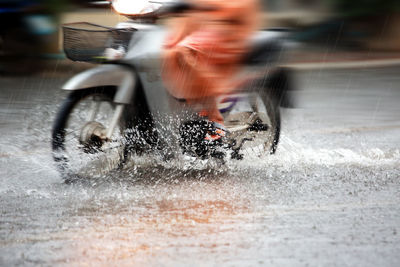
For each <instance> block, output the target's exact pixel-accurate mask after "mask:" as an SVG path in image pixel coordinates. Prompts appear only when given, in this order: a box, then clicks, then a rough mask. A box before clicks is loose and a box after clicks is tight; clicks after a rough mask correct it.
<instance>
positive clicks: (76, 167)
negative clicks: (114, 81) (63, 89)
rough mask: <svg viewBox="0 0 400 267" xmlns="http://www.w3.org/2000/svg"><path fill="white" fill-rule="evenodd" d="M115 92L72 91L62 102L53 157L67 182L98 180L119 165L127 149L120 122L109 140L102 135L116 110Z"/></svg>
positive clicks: (109, 89) (103, 88) (123, 124)
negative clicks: (84, 179)
mask: <svg viewBox="0 0 400 267" xmlns="http://www.w3.org/2000/svg"><path fill="white" fill-rule="evenodd" d="M114 94H115V89H114V88H110V87H101V88H90V89H83V90H78V91H73V92H71V93H70V94H69V95H68V97H67V98H66V99H65V100H64V102H63V103H62V105H61V107H60V109H59V111H58V113H57V116H56V119H55V122H54V125H53V131H52V149H53V158H54V160H55V162H56V166H57V169H58V171H59V172H60V173H61V176H62V177H63V178H64V180H65V181H67V182H68V181H71V180H73V179H76V178H91V177H99V176H101V175H104V174H107V173H108V172H109V171H111V170H113V169H115V168H117V167H118V166H120V163H121V160H122V153H123V152H122V151H123V150H124V144H123V132H124V130H125V128H126V126H125V123H124V121H123V118H121V119H120V121H119V122H118V125H117V127H116V129H115V130H114V133H113V135H112V137H111V139H110V140H107V139H106V138H104V136H102V134H103V133H104V129H107V128H108V126H109V125H108V124H109V122H110V120H111V117H112V116H113V114H114V110H115V108H116V105H115V103H113V101H112V100H113V97H114Z"/></svg>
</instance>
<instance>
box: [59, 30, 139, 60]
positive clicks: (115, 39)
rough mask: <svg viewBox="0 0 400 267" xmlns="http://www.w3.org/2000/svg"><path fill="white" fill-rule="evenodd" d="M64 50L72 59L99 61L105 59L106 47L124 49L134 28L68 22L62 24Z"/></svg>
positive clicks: (126, 47)
mask: <svg viewBox="0 0 400 267" xmlns="http://www.w3.org/2000/svg"><path fill="white" fill-rule="evenodd" d="M62 28H63V34H64V52H65V54H66V56H67V58H69V59H71V60H73V61H84V62H92V63H101V62H104V61H106V60H107V59H106V57H105V55H104V52H105V50H106V49H107V48H113V49H116V50H118V51H121V50H123V51H126V50H127V49H128V45H129V41H130V40H131V38H132V34H133V33H134V32H135V31H136V29H134V28H124V29H117V28H110V27H105V26H101V25H97V24H93V23H88V22H76V23H68V24H64V25H63V26H62Z"/></svg>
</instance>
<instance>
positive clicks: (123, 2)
mask: <svg viewBox="0 0 400 267" xmlns="http://www.w3.org/2000/svg"><path fill="white" fill-rule="evenodd" d="M112 7H113V8H114V10H115V11H117V12H118V13H120V14H123V15H142V14H147V13H151V12H154V11H155V10H157V9H158V8H160V7H161V3H151V1H149V0H114V1H112Z"/></svg>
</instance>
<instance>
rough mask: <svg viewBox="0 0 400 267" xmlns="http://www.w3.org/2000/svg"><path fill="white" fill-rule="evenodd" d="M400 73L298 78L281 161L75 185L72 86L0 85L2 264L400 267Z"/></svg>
mask: <svg viewBox="0 0 400 267" xmlns="http://www.w3.org/2000/svg"><path fill="white" fill-rule="evenodd" d="M399 71H400V68H394V67H393V68H383V69H362V70H335V71H330V70H316V71H311V70H309V71H298V72H296V73H295V81H296V84H297V85H298V86H299V88H300V90H299V91H296V92H294V93H293V95H295V96H296V99H297V106H296V108H294V109H283V110H282V112H283V114H282V120H283V129H282V138H281V141H280V144H279V146H278V151H277V153H276V154H275V155H274V156H265V157H263V158H260V159H254V158H251V159H245V160H242V161H229V162H227V164H226V166H223V167H222V168H220V167H218V168H216V167H213V166H209V167H207V166H206V167H204V168H199V169H196V170H193V169H191V168H189V167H188V165H187V164H186V163H185V162H182V161H179V160H176V161H172V162H170V163H168V164H163V163H160V162H154V164H153V162H152V161H153V159H150V160H149V162H150V164H147V165H143V166H138V167H136V168H131V169H127V170H124V171H123V172H120V173H112V174H110V175H109V176H108V177H104V178H99V179H96V180H94V181H90V182H87V183H86V182H78V183H74V184H70V185H67V184H64V183H63V181H62V179H61V178H60V177H59V175H58V173H57V172H56V170H55V168H54V165H53V162H52V158H51V150H50V131H51V123H52V120H53V118H54V115H55V112H56V110H57V108H58V106H59V104H60V102H61V100H62V99H63V97H65V93H64V92H61V91H60V90H58V88H59V87H60V85H61V84H62V83H63V82H64V81H66V79H67V78H68V77H69V75H71V74H72V73H68V71H66V72H58V71H57V72H56V71H55V72H49V73H44V74H42V75H36V76H32V77H17V78H16V77H0V84H1V92H0V125H1V136H0V208H1V216H0V265H2V266H12V265H28V266H29V265H40V266H54V265H65V266H88V265H89V266H92V265H93V266H99V265H104V266H109V265H119V266H188V265H193V266H221V265H223V266H399V265H400V237H399V236H400V206H399V202H400V105H399V104H398V102H399V100H400V78H399V76H398V73H399ZM154 161H155V160H154Z"/></svg>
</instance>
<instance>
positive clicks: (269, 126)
mask: <svg viewBox="0 0 400 267" xmlns="http://www.w3.org/2000/svg"><path fill="white" fill-rule="evenodd" d="M248 98H249V99H245V100H244V102H248V104H247V103H245V104H246V105H248V106H249V107H248V108H247V110H246V111H242V112H236V113H235V110H232V111H230V112H229V114H226V115H225V116H226V117H225V124H226V126H227V128H228V130H230V132H231V133H232V137H233V139H235V140H236V142H237V144H238V145H240V143H242V144H241V145H240V150H238V151H237V152H238V153H240V155H241V157H243V156H244V157H249V156H256V157H260V156H263V155H265V154H274V153H275V152H276V149H277V146H278V142H279V136H280V130H281V116H280V107H279V103H278V100H277V99H275V98H274V97H273V96H272V94H270V93H269V91H268V90H265V89H260V90H259V91H254V92H250V93H249V94H248ZM236 105H238V104H236ZM239 105H240V104H239ZM237 128H242V129H243V130H240V131H237V133H235V131H233V130H234V129H237Z"/></svg>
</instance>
